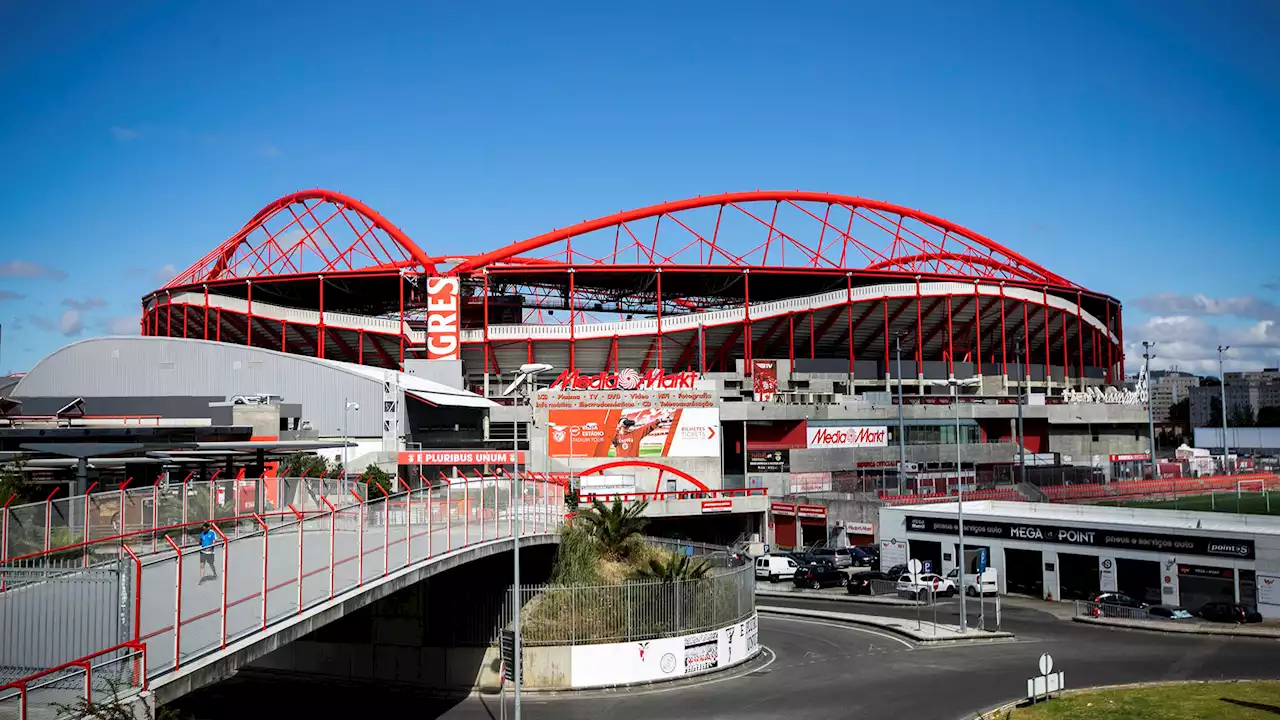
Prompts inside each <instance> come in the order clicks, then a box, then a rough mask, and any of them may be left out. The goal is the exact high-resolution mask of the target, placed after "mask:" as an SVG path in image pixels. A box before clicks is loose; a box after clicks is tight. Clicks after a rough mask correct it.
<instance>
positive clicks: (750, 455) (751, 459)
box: [747, 450, 791, 473]
mask: <svg viewBox="0 0 1280 720" xmlns="http://www.w3.org/2000/svg"><path fill="white" fill-rule="evenodd" d="M790 470H791V451H790V450H748V451H747V472H749V473H755V472H759V473H766V472H790Z"/></svg>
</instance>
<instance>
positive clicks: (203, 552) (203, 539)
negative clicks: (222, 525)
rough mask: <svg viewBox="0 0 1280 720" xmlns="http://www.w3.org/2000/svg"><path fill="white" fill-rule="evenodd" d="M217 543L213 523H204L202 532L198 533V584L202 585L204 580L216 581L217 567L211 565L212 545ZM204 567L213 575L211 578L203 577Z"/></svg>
mask: <svg viewBox="0 0 1280 720" xmlns="http://www.w3.org/2000/svg"><path fill="white" fill-rule="evenodd" d="M217 541H218V536H217V534H216V533H215V532H214V531H213V523H205V524H204V531H203V532H201V533H200V584H202V585H203V584H204V582H205V581H206V580H217V579H218V567H217V566H216V565H214V563H213V544H214V543H216V542H217ZM206 566H207V567H208V568H209V572H211V573H213V577H205V574H204V569H205V567H206Z"/></svg>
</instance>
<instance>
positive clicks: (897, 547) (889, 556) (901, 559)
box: [880, 540, 908, 572]
mask: <svg viewBox="0 0 1280 720" xmlns="http://www.w3.org/2000/svg"><path fill="white" fill-rule="evenodd" d="M907 554H908V553H907V544H906V543H905V542H903V541H901V540H881V541H880V571H881V572H884V571H885V570H888V569H889V568H891V567H893V566H894V565H906V564H907Z"/></svg>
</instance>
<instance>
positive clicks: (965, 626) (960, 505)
mask: <svg viewBox="0 0 1280 720" xmlns="http://www.w3.org/2000/svg"><path fill="white" fill-rule="evenodd" d="M951 389H952V391H953V392H954V393H955V395H954V396H953V397H952V398H951V405H952V406H953V407H954V408H955V410H956V493H957V495H956V521H957V523H956V524H957V527H958V530H959V532H958V535H959V537H960V557H959V558H957V559H958V560H959V561H960V562H958V563H957V564H956V567H957V568H959V572H958V573H957V575H958V577H957V579H958V580H959V581H960V633H961V634H962V635H963V634H964V633H967V632H968V631H969V613H968V612H967V611H966V608H965V601H964V599H965V596H966V595H967V593H966V592H965V588H966V585H965V583H964V569H965V568H964V565H965V560H966V558H965V554H964V476H963V475H962V474H961V473H960V383H959V382H958V381H956V379H955V378H951ZM977 475H978V474H977V467H976V466H975V468H974V479H977ZM978 583H979V585H981V583H982V578H981V577H979V578H978Z"/></svg>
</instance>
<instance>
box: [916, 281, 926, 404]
mask: <svg viewBox="0 0 1280 720" xmlns="http://www.w3.org/2000/svg"><path fill="white" fill-rule="evenodd" d="M923 312H924V311H923V310H922V309H921V307H920V276H919V275H917V276H916V379H917V380H918V379H919V378H921V377H923V376H924V348H923V347H921V345H922V344H923V343H922V342H921V340H922V336H921V332H922V331H921V330H920V325H921V321H922V319H923V318H922V317H921V313H923ZM917 390H918V388H917Z"/></svg>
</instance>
